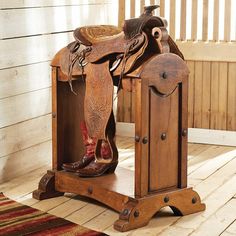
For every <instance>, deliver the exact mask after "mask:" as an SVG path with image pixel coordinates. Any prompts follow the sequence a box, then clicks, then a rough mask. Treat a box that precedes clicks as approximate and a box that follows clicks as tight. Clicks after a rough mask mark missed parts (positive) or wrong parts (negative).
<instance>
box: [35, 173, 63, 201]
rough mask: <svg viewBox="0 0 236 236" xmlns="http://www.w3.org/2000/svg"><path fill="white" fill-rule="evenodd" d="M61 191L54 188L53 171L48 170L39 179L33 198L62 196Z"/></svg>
mask: <svg viewBox="0 0 236 236" xmlns="http://www.w3.org/2000/svg"><path fill="white" fill-rule="evenodd" d="M63 194H64V193H63V192H58V191H56V190H55V173H54V172H53V171H50V170H48V171H47V174H45V175H44V176H43V177H42V178H41V180H40V181H39V185H38V189H37V190H35V191H34V192H33V198H35V199H37V200H43V199H48V198H53V197H59V196H62V195H63Z"/></svg>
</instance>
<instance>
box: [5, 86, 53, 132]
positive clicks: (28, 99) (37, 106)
mask: <svg viewBox="0 0 236 236" xmlns="http://www.w3.org/2000/svg"><path fill="white" fill-rule="evenodd" d="M0 113H1V114H4V116H0V128H2V127H6V126H10V125H13V124H16V123H19V122H22V121H25V120H30V119H33V118H36V117H38V116H43V115H47V114H49V113H51V88H46V89H41V90H36V91H33V92H30V93H25V94H21V95H17V96H12V97H9V98H5V99H1V100H0Z"/></svg>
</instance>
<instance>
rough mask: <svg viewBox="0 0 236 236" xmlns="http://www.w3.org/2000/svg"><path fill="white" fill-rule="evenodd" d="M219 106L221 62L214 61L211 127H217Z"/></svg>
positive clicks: (212, 69) (212, 68) (212, 70)
mask: <svg viewBox="0 0 236 236" xmlns="http://www.w3.org/2000/svg"><path fill="white" fill-rule="evenodd" d="M218 106H219V63H218V62H212V67H211V123H210V128H211V129H216V128H217V123H218V116H217V114H218Z"/></svg>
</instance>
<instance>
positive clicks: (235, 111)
mask: <svg viewBox="0 0 236 236" xmlns="http://www.w3.org/2000/svg"><path fill="white" fill-rule="evenodd" d="M228 73H229V74H228V90H227V91H228V93H227V95H228V103H227V129H228V130H234V131H236V86H235V79H236V63H229V71H228Z"/></svg>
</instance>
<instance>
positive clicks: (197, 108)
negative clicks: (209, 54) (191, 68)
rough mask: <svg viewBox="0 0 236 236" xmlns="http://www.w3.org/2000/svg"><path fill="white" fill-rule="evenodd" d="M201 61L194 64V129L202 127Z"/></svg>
mask: <svg viewBox="0 0 236 236" xmlns="http://www.w3.org/2000/svg"><path fill="white" fill-rule="evenodd" d="M202 79H203V78H202V61H198V62H196V63H195V83H194V87H195V91H194V127H196V128H200V127H202V99H203V97H202Z"/></svg>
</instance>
